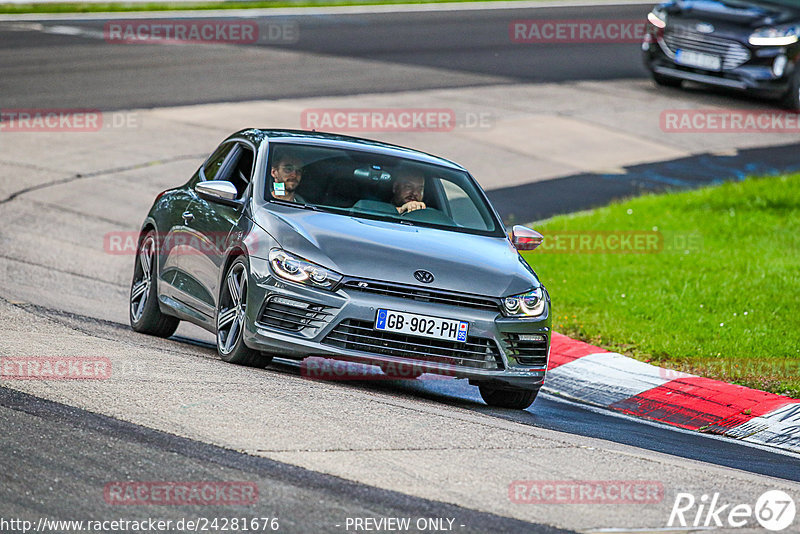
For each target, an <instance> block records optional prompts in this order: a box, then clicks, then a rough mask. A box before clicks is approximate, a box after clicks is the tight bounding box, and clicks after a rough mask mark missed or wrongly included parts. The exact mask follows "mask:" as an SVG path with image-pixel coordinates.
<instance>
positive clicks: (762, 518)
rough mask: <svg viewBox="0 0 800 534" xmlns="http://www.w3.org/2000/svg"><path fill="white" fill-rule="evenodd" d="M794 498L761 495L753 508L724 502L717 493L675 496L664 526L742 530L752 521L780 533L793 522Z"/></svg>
mask: <svg viewBox="0 0 800 534" xmlns="http://www.w3.org/2000/svg"><path fill="white" fill-rule="evenodd" d="M795 513H796V509H795V504H794V499H792V498H791V497H790V496H789V494H787V493H786V492H785V491H781V490H770V491H767V492H764V493H763V494H762V495H761V496H760V497H759V498H758V500H756V504H755V506H751V505H750V504H736V505H734V504H732V503H725V502H723V501H722V500H721V499H720V495H719V493H714V494H713V495H711V496H709V495H702V496H701V497H700V499H695V496H694V495H692V494H691V493H678V494H677V495H676V496H675V504H673V505H672V512H671V513H670V515H669V521H668V522H667V527H687V526H688V527H705V528H709V527H711V528H713V527H734V528H738V527H744V526H747V525H748V523H750V526H754V525H753V524H752V522H751V519H752V518H755V520H756V521H758V523H759V524H760V525H761V526H762V527H764V528H765V529H767V530H771V531H774V532H777V531H781V530H784V529H786V528H788V527H789V526H791V525H792V523H794V517H795Z"/></svg>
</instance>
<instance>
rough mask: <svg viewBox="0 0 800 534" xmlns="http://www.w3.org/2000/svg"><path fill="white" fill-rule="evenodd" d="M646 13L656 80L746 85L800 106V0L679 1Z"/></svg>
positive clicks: (647, 52) (646, 47)
mask: <svg viewBox="0 0 800 534" xmlns="http://www.w3.org/2000/svg"><path fill="white" fill-rule="evenodd" d="M647 20H648V23H647V31H646V32H645V37H644V42H643V43H642V49H643V51H644V60H645V64H646V66H647V68H648V69H649V70H650V72H651V73H652V75H653V79H654V80H655V82H656V83H657V84H659V85H666V86H673V87H677V86H679V85H680V84H681V82H683V81H684V80H688V81H693V82H700V83H704V84H709V85H714V86H720V87H728V88H733V89H741V90H744V91H748V92H751V93H753V94H758V95H760V96H765V97H770V98H779V99H781V100H782V103H783V105H784V106H786V107H788V108H790V109H793V110H800V67H798V60H800V42H798V40H800V0H673V1H670V2H665V3H663V4H659V5H658V6H656V7H655V8H654V9H653V10H652V11H651V12H650V13H649V14H648V16H647Z"/></svg>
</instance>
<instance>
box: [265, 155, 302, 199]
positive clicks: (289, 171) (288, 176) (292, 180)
mask: <svg viewBox="0 0 800 534" xmlns="http://www.w3.org/2000/svg"><path fill="white" fill-rule="evenodd" d="M272 178H273V179H274V180H275V181H276V182H283V183H284V184H286V185H285V188H286V192H287V193H294V191H295V189H297V186H298V185H300V180H302V179H303V163H302V162H301V161H300V160H299V159H295V158H286V159H282V160H281V161H279V162H278V165H276V166H274V167H272Z"/></svg>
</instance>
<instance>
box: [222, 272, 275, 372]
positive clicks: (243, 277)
mask: <svg viewBox="0 0 800 534" xmlns="http://www.w3.org/2000/svg"><path fill="white" fill-rule="evenodd" d="M247 273H248V268H247V260H246V259H245V258H244V257H243V256H240V257H239V258H237V259H236V260H235V261H234V262H233V263H232V264H231V266H230V267H229V268H228V272H227V273H225V278H224V280H223V283H222V288H221V289H220V296H219V304H218V305H217V352H218V353H219V355H220V357H221V358H222V359H223V360H225V361H226V362H229V363H235V364H238V365H249V366H251V367H264V366H266V365H267V364H268V363H269V362H270V361H271V360H272V357H271V356H267V355H264V354H262V353H261V352H258V351H255V350H253V349H251V348H250V347H248V346H247V345H245V344H244V328H245V320H246V315H247V276H248V275H247Z"/></svg>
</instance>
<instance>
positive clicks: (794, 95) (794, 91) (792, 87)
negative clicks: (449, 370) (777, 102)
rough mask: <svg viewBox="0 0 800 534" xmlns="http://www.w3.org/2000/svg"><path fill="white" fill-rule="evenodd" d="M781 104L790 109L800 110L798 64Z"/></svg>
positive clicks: (799, 69)
mask: <svg viewBox="0 0 800 534" xmlns="http://www.w3.org/2000/svg"><path fill="white" fill-rule="evenodd" d="M781 105H782V106H783V107H784V108H786V109H788V110H790V111H797V112H800V65H798V67H797V68H795V73H794V76H792V82H791V83H790V84H789V90H788V91H787V92H786V94H785V95H784V97H783V100H782V101H781Z"/></svg>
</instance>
